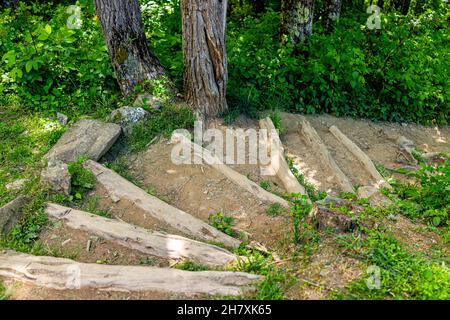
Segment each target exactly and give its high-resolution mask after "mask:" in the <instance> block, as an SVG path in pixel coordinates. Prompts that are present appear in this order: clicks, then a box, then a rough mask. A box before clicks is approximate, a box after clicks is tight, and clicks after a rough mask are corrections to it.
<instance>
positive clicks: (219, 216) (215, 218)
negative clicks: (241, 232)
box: [209, 211, 234, 236]
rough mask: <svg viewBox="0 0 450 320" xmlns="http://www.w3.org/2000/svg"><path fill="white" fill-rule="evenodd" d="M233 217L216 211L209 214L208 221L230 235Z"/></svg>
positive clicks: (231, 234)
mask: <svg viewBox="0 0 450 320" xmlns="http://www.w3.org/2000/svg"><path fill="white" fill-rule="evenodd" d="M233 221H234V219H233V218H232V217H228V216H226V215H225V214H224V213H223V212H221V211H220V212H217V213H214V214H211V215H210V216H209V223H210V224H211V225H212V226H213V227H214V228H216V229H217V230H220V231H222V232H223V233H225V234H228V235H230V236H233V235H234V232H233V230H232V227H233Z"/></svg>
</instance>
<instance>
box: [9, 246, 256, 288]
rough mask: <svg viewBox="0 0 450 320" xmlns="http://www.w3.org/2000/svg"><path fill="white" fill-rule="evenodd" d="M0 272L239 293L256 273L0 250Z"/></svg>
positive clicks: (39, 281) (72, 282) (65, 284)
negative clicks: (101, 261) (122, 263)
mask: <svg viewBox="0 0 450 320" xmlns="http://www.w3.org/2000/svg"><path fill="white" fill-rule="evenodd" d="M0 276H2V277H6V278H12V279H15V280H18V281H23V282H26V283H31V284H33V285H37V286H41V287H45V288H50V289H57V290H68V289H88V288H93V289H99V290H107V291H150V292H164V293H173V294H206V295H240V294H242V293H243V292H245V291H246V290H248V289H251V285H252V284H253V283H254V282H255V281H258V280H260V277H259V276H257V275H253V274H248V273H243V272H219V271H201V272H191V271H183V270H177V269H170V268H157V267H150V266H119V265H102V264H95V263H94V264H90V263H78V262H76V261H73V260H70V259H63V258H55V257H40V256H32V255H28V254H23V253H17V252H14V251H9V250H8V251H3V252H0Z"/></svg>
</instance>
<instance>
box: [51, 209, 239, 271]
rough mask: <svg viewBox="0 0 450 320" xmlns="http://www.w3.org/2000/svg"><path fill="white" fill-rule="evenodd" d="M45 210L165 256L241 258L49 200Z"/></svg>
mask: <svg viewBox="0 0 450 320" xmlns="http://www.w3.org/2000/svg"><path fill="white" fill-rule="evenodd" d="M45 212H46V213H47V214H48V215H49V216H50V217H52V218H54V219H58V220H61V221H63V222H64V223H65V224H66V225H67V226H68V227H69V228H72V229H76V230H82V231H85V232H88V233H90V234H94V235H96V236H98V237H101V238H103V239H105V240H109V241H112V242H115V243H118V244H120V245H122V246H124V247H127V248H130V249H133V250H137V251H139V252H142V253H145V254H149V255H152V256H155V257H158V258H163V259H175V260H190V261H194V262H197V263H200V264H203V265H208V266H214V267H216V266H226V265H228V264H229V263H232V262H234V261H236V260H237V256H235V255H234V254H232V253H231V252H229V251H227V250H225V249H222V248H219V247H217V246H213V245H210V244H206V243H203V242H199V241H195V240H191V239H188V238H184V237H181V236H177V235H171V234H165V233H162V232H157V231H149V230H146V229H143V228H140V227H136V226H133V225H131V224H128V223H126V222H122V221H119V220H115V219H108V218H104V217H100V216H97V215H94V214H91V213H88V212H84V211H79V210H75V209H72V208H68V207H63V206H60V205H58V204H54V203H49V204H47V207H46V209H45Z"/></svg>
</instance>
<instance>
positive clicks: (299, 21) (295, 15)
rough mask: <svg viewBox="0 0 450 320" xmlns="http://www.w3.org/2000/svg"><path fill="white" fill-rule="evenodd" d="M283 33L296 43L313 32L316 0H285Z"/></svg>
mask: <svg viewBox="0 0 450 320" xmlns="http://www.w3.org/2000/svg"><path fill="white" fill-rule="evenodd" d="M281 12H282V16H281V34H282V35H285V36H287V40H288V41H291V42H292V43H294V44H298V43H300V42H302V41H303V40H304V39H305V38H306V37H308V36H310V35H311V34H312V26H313V17H314V0H283V1H282V3H281Z"/></svg>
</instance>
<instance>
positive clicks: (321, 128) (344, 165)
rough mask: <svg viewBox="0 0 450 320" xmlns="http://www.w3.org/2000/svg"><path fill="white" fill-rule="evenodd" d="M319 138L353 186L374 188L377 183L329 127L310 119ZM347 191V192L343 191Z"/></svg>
mask: <svg viewBox="0 0 450 320" xmlns="http://www.w3.org/2000/svg"><path fill="white" fill-rule="evenodd" d="M310 120H311V122H310V123H311V125H312V126H314V128H315V129H316V131H317V133H318V135H319V137H320V138H321V139H322V141H323V143H324V144H325V145H326V147H327V149H328V150H329V152H330V154H331V156H332V157H333V158H334V159H335V161H336V164H337V166H338V167H339V168H340V169H341V170H342V172H343V173H344V174H345V175H346V176H347V177H348V179H349V180H350V182H351V183H352V184H353V185H354V186H375V185H377V181H376V180H375V179H374V178H373V177H372V175H371V174H370V173H368V172H367V170H366V168H365V167H364V165H363V164H362V163H361V161H360V160H359V159H358V158H357V157H356V156H355V155H354V154H353V153H352V152H351V151H350V150H349V149H348V148H347V147H346V146H345V145H344V144H343V143H342V142H341V141H340V140H339V139H338V138H336V136H335V135H334V134H333V133H332V132H331V131H330V130H329V128H330V127H328V126H327V125H325V124H323V123H322V122H320V121H318V120H317V119H314V118H313V119H310ZM343 191H348V190H343Z"/></svg>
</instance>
